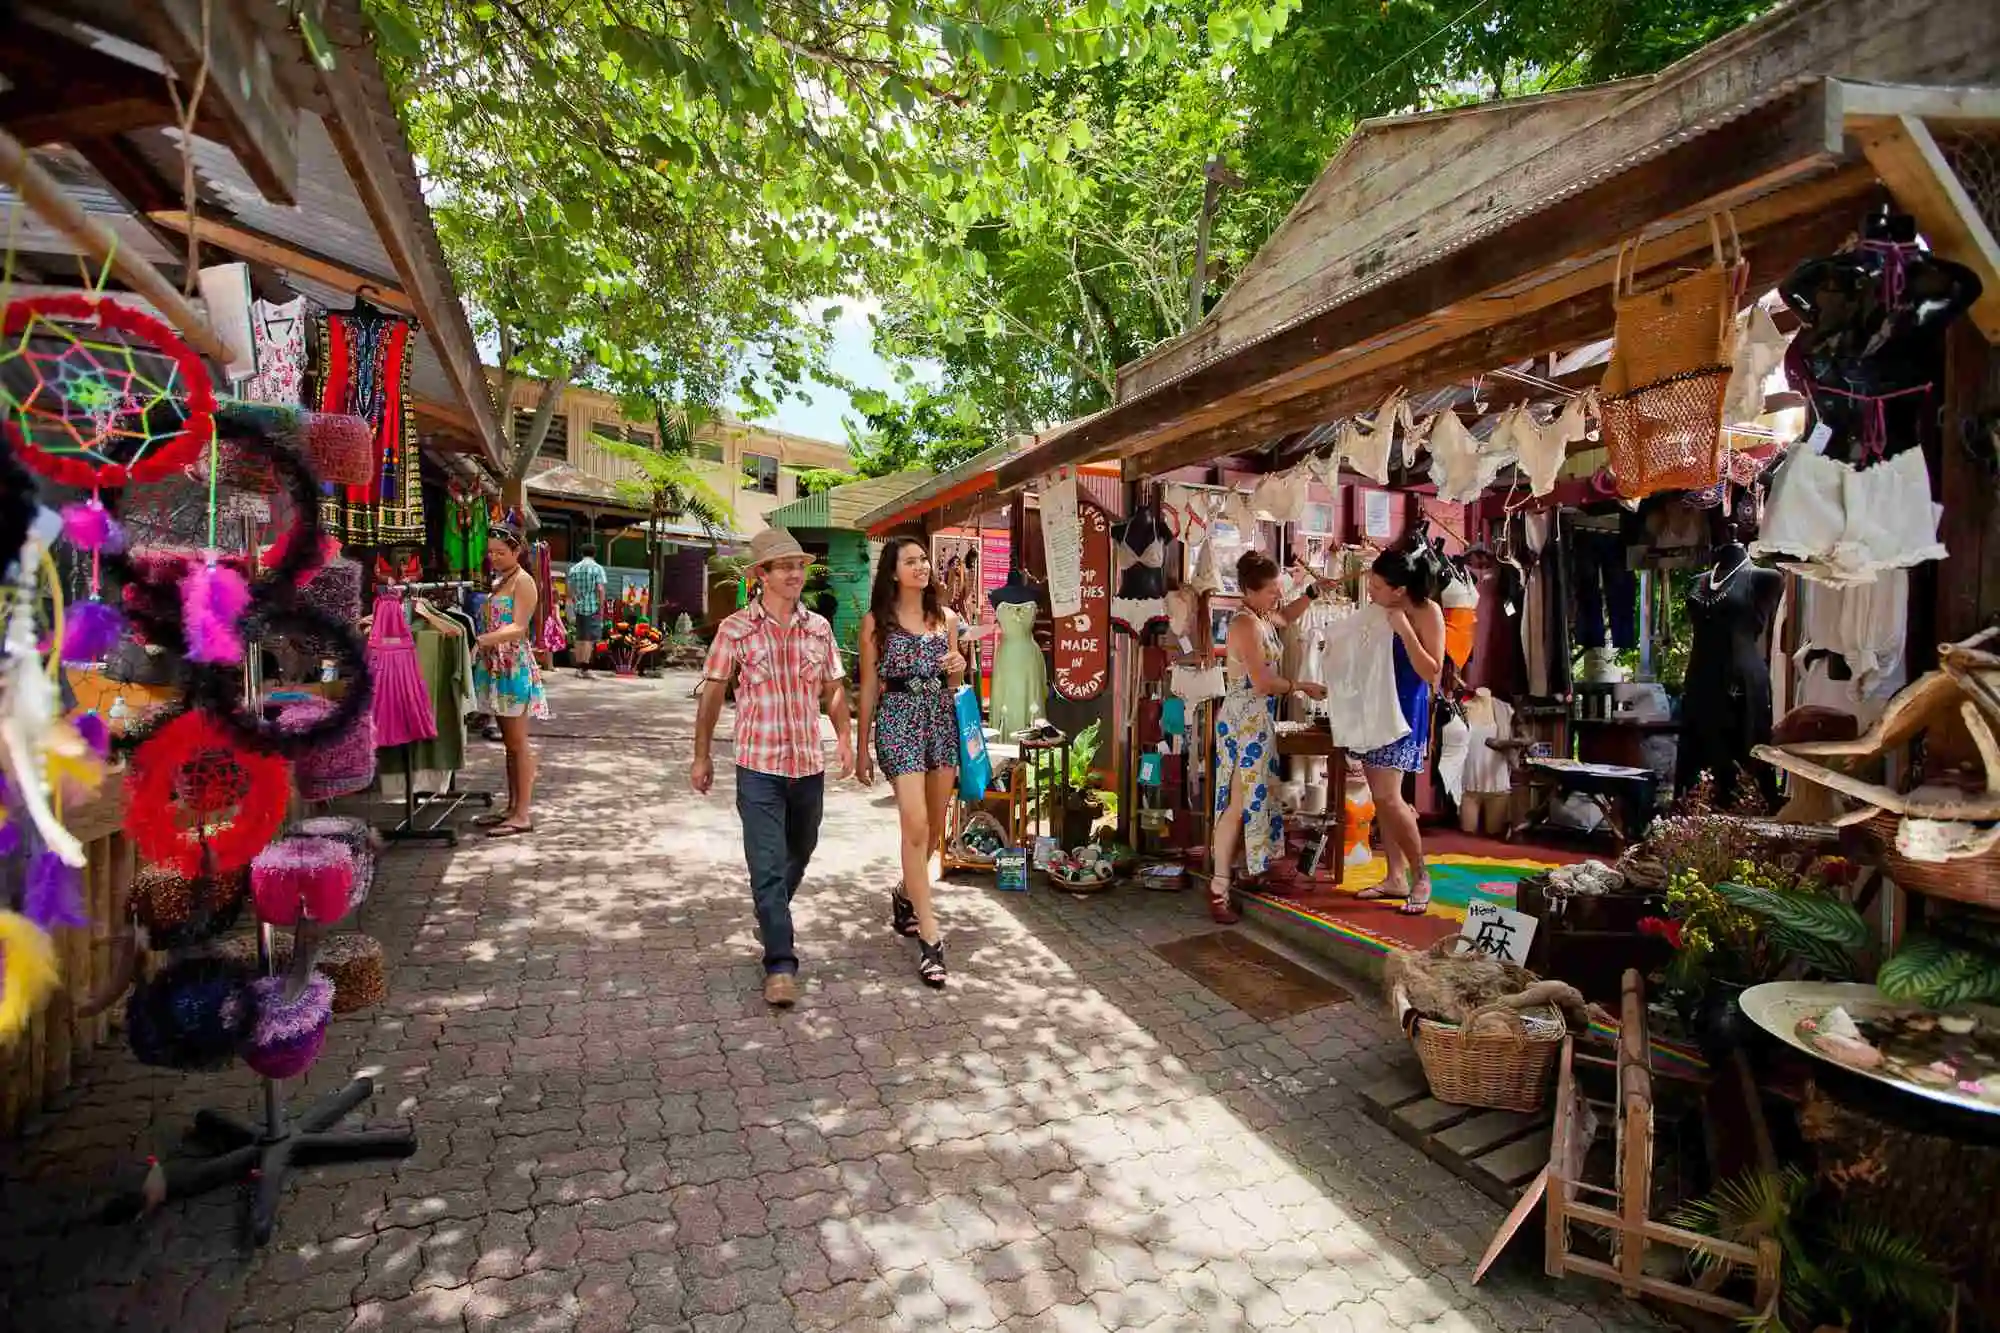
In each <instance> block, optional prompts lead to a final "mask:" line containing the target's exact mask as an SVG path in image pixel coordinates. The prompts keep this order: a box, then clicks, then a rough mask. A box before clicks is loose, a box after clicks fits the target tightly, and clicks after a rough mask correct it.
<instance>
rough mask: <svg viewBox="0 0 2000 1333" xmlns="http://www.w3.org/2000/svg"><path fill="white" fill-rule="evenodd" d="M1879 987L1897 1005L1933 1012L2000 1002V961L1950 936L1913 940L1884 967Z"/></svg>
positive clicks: (1907, 942) (1921, 935) (1923, 937)
mask: <svg viewBox="0 0 2000 1333" xmlns="http://www.w3.org/2000/svg"><path fill="white" fill-rule="evenodd" d="M1875 985H1876V986H1877V987H1878V988H1880V990H1881V992H1882V994H1883V995H1885V996H1887V997H1888V998H1890V999H1892V1000H1914V1001H1916V1002H1917V1003H1919V1004H1922V1005H1925V1006H1926V1007H1928V1008H1931V1009H1946V1008H1950V1007H1951V1006H1952V1005H1955V1004H1969V1003H1973V1002H1975V1001H1979V1000H2000V959H1996V958H1995V956H1994V955H1993V954H1992V953H1991V952H1990V951H1983V950H1980V949H1978V948H1975V947H1968V946H1967V945H1965V944H1961V943H1959V942H1957V941H1956V940H1954V939H1953V938H1951V937H1950V936H1947V935H1938V934H1918V935H1912V936H1911V937H1910V938H1909V939H1907V940H1905V941H1904V942H1903V947H1902V948H1900V949H1898V950H1896V953H1895V956H1894V957H1892V958H1890V959H1889V961H1887V962H1886V963H1884V964H1882V970H1881V971H1880V972H1879V973H1877V974H1876V976H1875Z"/></svg>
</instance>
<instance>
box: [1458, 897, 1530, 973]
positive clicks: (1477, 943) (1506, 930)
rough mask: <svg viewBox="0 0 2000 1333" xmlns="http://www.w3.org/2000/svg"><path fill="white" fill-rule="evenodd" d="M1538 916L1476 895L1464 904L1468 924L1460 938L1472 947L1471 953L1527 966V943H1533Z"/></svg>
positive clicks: (1465, 925)
mask: <svg viewBox="0 0 2000 1333" xmlns="http://www.w3.org/2000/svg"><path fill="white" fill-rule="evenodd" d="M1536 925H1537V922H1536V921H1535V918H1533V917H1531V916H1529V915H1528V914H1527V913H1526V912H1516V911H1512V910H1510V909H1508V908H1505V907H1502V906H1500V905H1499V904H1498V903H1490V902H1488V901H1486V900H1485V899H1484V898H1474V899H1473V900H1472V901H1471V902H1469V903H1467V904H1466V905H1465V924H1464V925H1463V926H1461V927H1459V931H1458V933H1459V937H1460V938H1461V939H1463V940H1465V941H1466V942H1467V943H1468V944H1469V945H1471V946H1472V947H1471V948H1470V949H1468V950H1467V952H1468V953H1476V954H1485V955H1487V956H1488V957H1490V958H1498V959H1500V960H1501V961H1502V962H1507V963H1517V964H1519V965H1521V966H1522V967H1526V966H1527V965H1528V946H1529V945H1530V944H1532V943H1534V940H1535V926H1536Z"/></svg>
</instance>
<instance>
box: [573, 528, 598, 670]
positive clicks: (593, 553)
mask: <svg viewBox="0 0 2000 1333" xmlns="http://www.w3.org/2000/svg"><path fill="white" fill-rule="evenodd" d="M564 581H565V582H567V583H568V584H569V611H570V615H571V616H572V617H573V618H574V619H575V621H576V632H575V633H574V634H573V635H571V638H572V639H573V640H574V646H573V647H572V648H571V650H570V651H571V653H572V654H573V655H574V657H575V660H576V674H577V675H578V676H579V677H580V678H581V679H584V680H589V679H590V662H591V659H592V657H594V656H595V655H596V653H597V645H598V644H599V643H601V642H603V640H604V583H605V578H604V566H603V565H600V564H598V563H597V548H596V547H595V546H586V547H584V548H583V558H582V559H581V560H578V561H577V562H576V563H575V564H573V565H571V566H570V567H569V573H568V574H566V575H564Z"/></svg>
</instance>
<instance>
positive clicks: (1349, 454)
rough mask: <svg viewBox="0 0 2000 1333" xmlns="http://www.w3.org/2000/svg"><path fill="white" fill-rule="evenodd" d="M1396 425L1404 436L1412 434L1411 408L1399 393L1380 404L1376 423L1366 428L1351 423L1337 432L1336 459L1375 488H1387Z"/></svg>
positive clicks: (1401, 392) (1373, 422)
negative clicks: (1343, 462)
mask: <svg viewBox="0 0 2000 1333" xmlns="http://www.w3.org/2000/svg"><path fill="white" fill-rule="evenodd" d="M1399 421H1400V422H1401V423H1402V425H1403V429H1404V431H1405V432H1406V433H1414V431H1413V430H1412V427H1411V423H1410V405H1409V403H1408V401H1407V400H1405V398H1404V397H1403V391H1402V390H1401V389H1398V390H1396V392H1394V393H1392V394H1390V395H1389V396H1388V397H1387V398H1385V399H1383V400H1382V406H1381V407H1379V408H1377V409H1376V412H1375V419H1374V420H1373V421H1372V422H1370V423H1369V424H1367V425H1365V426H1364V425H1362V424H1361V422H1360V421H1359V420H1350V421H1349V422H1347V424H1346V425H1344V426H1342V427H1341V428H1340V443H1339V446H1338V448H1337V453H1338V455H1339V456H1340V457H1341V458H1343V459H1345V460H1346V461H1347V462H1349V463H1351V464H1352V465H1353V467H1354V470H1355V471H1356V472H1359V473H1360V474H1361V475H1362V476H1364V477H1367V478H1368V479H1369V480H1370V481H1373V482H1374V483H1375V484H1376V485H1377V486H1387V485H1388V484H1389V452H1390V450H1391V449H1393V448H1394V447H1395V444H1396V424H1397V422H1399Z"/></svg>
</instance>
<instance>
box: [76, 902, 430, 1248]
mask: <svg viewBox="0 0 2000 1333" xmlns="http://www.w3.org/2000/svg"><path fill="white" fill-rule="evenodd" d="M257 953H258V962H259V965H260V970H261V971H262V972H263V973H264V975H266V976H269V975H271V927H270V926H269V925H260V926H258V928H257ZM263 1083H264V1122H263V1124H261V1125H253V1124H251V1123H250V1122H248V1121H246V1120H243V1119H240V1118H239V1117H237V1116H233V1115H230V1114H229V1113H228V1112H226V1111H217V1110H212V1109H204V1110H200V1111H196V1112H195V1114H194V1127H193V1130H192V1134H191V1137H193V1138H195V1139H197V1140H206V1141H207V1142H209V1143H211V1144H214V1145H215V1146H217V1147H218V1148H220V1149H221V1151H220V1152H218V1153H217V1154H216V1155H215V1156H212V1157H201V1158H195V1159H192V1160H188V1161H181V1162H175V1163H173V1164H172V1165H169V1166H166V1167H165V1168H164V1174H165V1177H166V1191H165V1194H164V1196H163V1197H162V1198H160V1199H158V1200H155V1201H154V1202H155V1203H164V1202H166V1200H168V1199H185V1198H190V1197H192V1196H194V1195H197V1194H206V1193H208V1192H209V1191H211V1190H215V1189H220V1188H222V1187H223V1186H225V1185H231V1184H236V1183H239V1182H242V1183H247V1184H249V1185H251V1186H252V1187H253V1190H252V1194H251V1197H250V1240H251V1243H252V1244H253V1245H259V1246H261V1245H263V1244H265V1243H266V1242H267V1241H269V1240H270V1239H271V1233H272V1232H273V1231H274V1230H275V1229H276V1227H277V1222H278V1200H279V1198H280V1197H281V1196H282V1195H283V1193H284V1190H285V1181H286V1180H287V1179H288V1178H289V1177H290V1176H291V1174H292V1172H293V1171H294V1170H295V1169H297V1168H299V1167H302V1166H309V1165H313V1164H315V1163H320V1162H360V1161H372V1160H376V1159H379V1158H385V1157H408V1156H410V1155H411V1154H413V1153H415V1152H416V1150H417V1135H416V1131H415V1130H413V1129H361V1130H346V1131H337V1130H335V1129H334V1128H333V1127H334V1126H335V1125H338V1124H339V1123H340V1122H341V1121H342V1120H344V1119H346V1118H347V1114H348V1112H350V1111H352V1110H353V1109H354V1108H355V1107H357V1106H359V1105H360V1104H361V1103H363V1102H365V1101H367V1100H368V1099H369V1098H370V1097H372V1096H374V1095H375V1080H373V1079H371V1078H367V1077H365V1076H364V1077H361V1078H357V1079H355V1080H354V1081H353V1082H351V1083H349V1084H348V1085H347V1086H346V1087H344V1088H342V1089H341V1090H340V1091H339V1092H336V1093H333V1094H331V1095H330V1096H326V1097H322V1098H320V1099H319V1100H318V1101H316V1102H314V1103H313V1104H312V1105H311V1106H309V1107H307V1108H306V1109H305V1110H304V1111H303V1112H301V1113H300V1114H299V1116H298V1118H297V1119H291V1118H289V1117H287V1116H286V1114H285V1108H284V1105H283V1104H282V1103H281V1102H280V1101H279V1100H278V1084H277V1081H276V1080H274V1079H269V1078H266V1079H264V1080H263ZM147 1207H148V1204H147V1201H146V1197H145V1192H144V1190H143V1189H140V1190H130V1191H127V1192H125V1193H122V1194H120V1195H118V1196H117V1197H116V1198H114V1199H113V1200H112V1201H111V1202H110V1203H108V1204H106V1205H105V1207H104V1210H103V1212H102V1214H101V1218H102V1220H103V1221H105V1222H127V1221H131V1220H133V1219H135V1218H137V1217H139V1216H141V1215H142V1214H144V1213H145V1212H146V1210H147Z"/></svg>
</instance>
